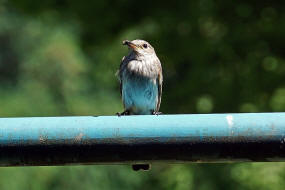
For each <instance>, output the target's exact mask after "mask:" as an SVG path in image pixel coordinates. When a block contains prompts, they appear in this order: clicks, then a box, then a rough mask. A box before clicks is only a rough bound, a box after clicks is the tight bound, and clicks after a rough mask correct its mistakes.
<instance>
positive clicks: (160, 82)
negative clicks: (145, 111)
mask: <svg viewBox="0 0 285 190" xmlns="http://www.w3.org/2000/svg"><path fill="white" fill-rule="evenodd" d="M156 82H157V87H158V101H157V104H156V111H157V112H158V111H159V108H160V103H161V95H162V82H163V75H162V67H161V64H160V63H159V73H158V76H157V79H156Z"/></svg>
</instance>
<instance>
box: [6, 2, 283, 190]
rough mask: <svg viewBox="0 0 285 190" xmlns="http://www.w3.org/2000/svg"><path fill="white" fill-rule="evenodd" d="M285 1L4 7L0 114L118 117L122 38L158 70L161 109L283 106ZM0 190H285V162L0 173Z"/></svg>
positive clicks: (256, 109) (11, 4)
mask: <svg viewBox="0 0 285 190" xmlns="http://www.w3.org/2000/svg"><path fill="white" fill-rule="evenodd" d="M284 7H285V1H281V0H279V1H258V0H253V1H246V0H240V1H233V0H227V1H222V0H193V1H180V0H178V1H149V0H145V1H132V0H121V1H111V0H94V1H78V0H60V1H59V0H41V1H35V0H0V116H1V117H20V116H65V115H113V114H114V113H116V112H118V111H122V109H123V107H122V105H121V100H120V94H119V87H118V81H117V79H116V77H115V72H116V70H117V68H118V67H119V64H120V60H121V58H122V57H123V56H124V55H126V53H127V48H126V47H123V46H122V45H121V43H122V40H124V39H129V40H132V39H137V38H140V39H145V40H147V41H149V42H150V43H151V44H152V45H153V46H154V47H155V49H156V52H157V55H158V56H159V58H160V60H161V62H162V65H163V69H164V88H163V97H162V105H161V111H162V112H164V113H222V112H275V111H285V54H284V53H285V47H284V44H285V11H284ZM0 189H9V190H18V189H29V190H38V189H39V190H47V189H55V190H56V189H100V190H108V189H124V190H128V189H137V190H140V189H141V190H142V189H169V190H173V189H175V190H218V189H219V190H220V189H227V190H228V189H236V190H237V189H244V190H256V189H259V190H263V189H264V190H267V189H275V190H278V189H280V190H284V189H285V164H284V163H238V164H237V163H235V164H233V163H232V164H195V163H193V164H184V165H167V164H157V165H153V169H152V170H151V171H150V172H133V171H132V170H131V169H130V167H129V166H117V165H111V166H70V167H19V168H0Z"/></svg>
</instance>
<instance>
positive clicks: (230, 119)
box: [226, 115, 234, 128]
mask: <svg viewBox="0 0 285 190" xmlns="http://www.w3.org/2000/svg"><path fill="white" fill-rule="evenodd" d="M226 119H227V122H228V125H229V127H230V128H232V127H233V125H234V117H233V116H232V115H227V116H226Z"/></svg>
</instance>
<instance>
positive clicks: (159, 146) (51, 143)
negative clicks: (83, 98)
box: [0, 113, 285, 166]
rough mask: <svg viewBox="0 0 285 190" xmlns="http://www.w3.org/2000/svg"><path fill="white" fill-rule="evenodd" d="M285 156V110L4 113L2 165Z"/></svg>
mask: <svg viewBox="0 0 285 190" xmlns="http://www.w3.org/2000/svg"><path fill="white" fill-rule="evenodd" d="M284 159H285V113H244V114H192V115H158V116H156V115H144V116H121V117H118V116H98V117H92V116H87V117H85V116H81V117H30V118H29V117H27V118H0V166H24V165H33V166H38V165H65V164H103V163H141V162H157V161H166V162H178V163H184V162H225V161H284Z"/></svg>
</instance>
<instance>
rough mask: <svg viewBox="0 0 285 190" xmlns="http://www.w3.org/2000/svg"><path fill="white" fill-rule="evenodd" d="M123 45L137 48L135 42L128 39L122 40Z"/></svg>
mask: <svg viewBox="0 0 285 190" xmlns="http://www.w3.org/2000/svg"><path fill="white" fill-rule="evenodd" d="M123 45H127V46H129V47H130V48H132V49H133V50H136V49H138V46H137V45H136V44H134V43H132V42H131V41H129V40H124V41H123Z"/></svg>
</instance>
